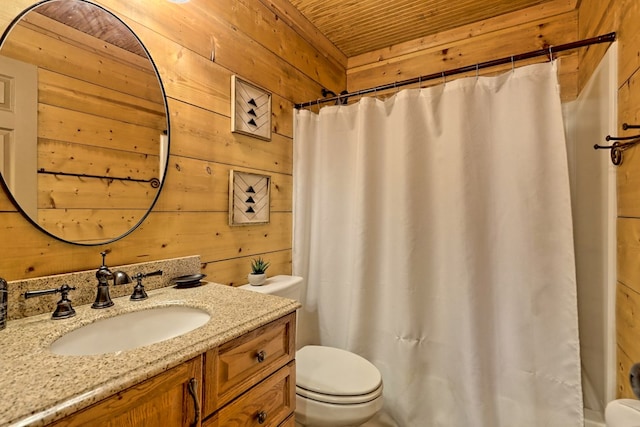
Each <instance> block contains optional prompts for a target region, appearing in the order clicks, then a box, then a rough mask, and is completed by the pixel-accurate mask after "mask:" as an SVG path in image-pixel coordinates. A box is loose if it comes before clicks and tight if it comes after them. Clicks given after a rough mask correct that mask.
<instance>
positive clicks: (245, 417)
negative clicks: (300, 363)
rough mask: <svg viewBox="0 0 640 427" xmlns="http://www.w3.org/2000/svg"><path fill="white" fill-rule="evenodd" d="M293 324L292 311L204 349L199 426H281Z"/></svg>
mask: <svg viewBox="0 0 640 427" xmlns="http://www.w3.org/2000/svg"><path fill="white" fill-rule="evenodd" d="M295 326H296V318H295V313H292V314H289V315H287V316H284V317H282V318H280V319H278V320H275V321H273V322H271V323H269V324H267V325H265V326H262V327H260V328H258V329H255V330H253V331H251V332H249V333H247V334H245V335H243V336H241V337H239V338H236V339H234V340H232V341H230V342H228V343H226V344H223V345H221V346H220V347H218V348H215V349H211V350H209V351H208V352H206V353H205V359H204V373H203V375H204V391H203V395H204V396H203V398H204V402H203V418H205V422H204V423H203V426H205V427H222V426H262V427H264V426H279V425H283V424H282V423H283V422H285V420H287V419H288V417H289V416H291V415H292V414H293V410H294V407H295V361H294V356H295ZM284 425H286V424H284Z"/></svg>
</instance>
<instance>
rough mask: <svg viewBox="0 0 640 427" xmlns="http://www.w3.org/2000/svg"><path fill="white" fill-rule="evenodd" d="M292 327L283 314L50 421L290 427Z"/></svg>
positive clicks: (101, 426) (102, 425)
mask: <svg viewBox="0 0 640 427" xmlns="http://www.w3.org/2000/svg"><path fill="white" fill-rule="evenodd" d="M295 325H296V317H295V313H291V314H289V315H286V316H284V317H282V318H280V319H277V320H275V321H273V322H271V323H269V324H267V325H265V326H262V327H259V328H257V329H255V330H253V331H251V332H248V333H246V334H244V335H242V336H240V337H238V338H236V339H233V340H231V341H229V342H228V343H226V344H222V345H221V346H219V347H215V348H212V349H210V350H209V351H207V352H206V353H204V354H203V355H200V356H198V357H195V358H194V359H191V360H189V361H188V362H185V363H183V364H181V365H178V366H176V367H175V368H172V369H169V370H168V371H166V372H164V373H162V374H159V375H156V376H155V377H153V378H150V379H148V380H146V381H143V382H142V383H140V384H137V385H135V386H133V387H130V388H128V389H126V390H124V391H122V392H120V393H117V394H116V395H114V396H111V397H108V398H106V399H104V400H102V401H100V402H98V403H96V404H94V405H91V406H89V407H88V408H86V409H83V410H81V411H78V412H76V413H74V414H71V415H69V416H67V417H65V418H63V419H61V420H59V421H56V422H54V423H53V424H51V425H52V426H55V427H62V426H91V427H130V426H136V427H158V426H162V427H183V426H189V427H199V426H202V427H230V426H260V427H270V426H274V427H276V426H279V427H293V426H294V421H293V411H294V406H295V382H296V381H295V360H294V356H295ZM193 394H195V396H196V397H197V400H195V399H194V395H193ZM196 402H197V403H196ZM196 408H197V409H196ZM202 420H204V421H202Z"/></svg>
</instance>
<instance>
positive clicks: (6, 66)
mask: <svg viewBox="0 0 640 427" xmlns="http://www.w3.org/2000/svg"><path fill="white" fill-rule="evenodd" d="M167 131H168V117H167V110H166V103H165V97H164V91H163V89H162V85H161V83H160V80H159V76H158V74H157V71H156V68H155V66H154V64H153V62H152V61H151V60H150V58H149V56H148V54H147V52H146V49H145V48H144V46H142V44H141V43H140V41H139V40H138V38H137V37H136V36H135V34H133V32H132V31H131V30H130V29H129V28H128V27H127V26H126V25H124V24H123V23H122V22H121V21H120V20H119V19H118V18H117V17H115V16H114V15H112V14H111V13H110V12H108V11H106V10H105V9H103V8H101V7H99V6H97V5H94V4H92V3H89V2H88V1H85V0H51V1H46V2H44V3H41V4H39V5H37V6H35V7H34V8H32V9H30V10H28V11H26V12H25V13H24V14H23V15H22V16H21V17H20V18H19V19H17V20H16V21H15V22H14V24H13V25H12V26H11V28H9V29H8V30H7V32H5V34H4V35H3V37H2V40H1V41H0V173H1V175H2V178H3V182H4V185H5V187H6V188H7V189H8V190H9V191H10V194H11V196H12V197H13V199H14V202H15V203H16V204H17V205H18V206H19V209H20V210H21V211H22V212H23V213H24V214H25V215H26V216H28V218H29V219H30V221H32V222H33V223H34V224H35V225H37V226H39V227H40V228H41V229H42V230H43V231H45V232H47V233H49V234H51V235H52V236H54V237H56V238H58V239H61V240H64V241H67V242H72V243H77V244H85V245H94V244H102V243H106V242H109V241H113V240H115V239H117V238H120V237H123V236H124V235H126V234H128V233H129V232H130V231H131V230H133V229H134V228H135V227H137V225H139V224H140V222H142V220H143V219H144V218H145V217H146V215H147V213H148V211H149V210H150V209H151V207H152V206H153V204H154V203H155V200H156V199H157V196H158V193H159V191H160V189H161V187H162V179H163V176H164V172H165V167H166V162H167V157H168V144H169V142H168V137H167Z"/></svg>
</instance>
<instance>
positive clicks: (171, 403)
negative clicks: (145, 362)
mask: <svg viewBox="0 0 640 427" xmlns="http://www.w3.org/2000/svg"><path fill="white" fill-rule="evenodd" d="M201 378H202V356H198V357H196V358H194V359H191V360H189V361H188V362H185V363H182V364H180V365H178V366H176V367H175V368H172V369H169V370H168V371H166V372H163V373H162V374H159V375H156V376H155V377H153V378H150V379H148V380H146V381H143V382H141V383H140V384H137V385H135V386H133V387H130V388H128V389H126V390H124V391H122V392H120V393H117V394H115V395H113V396H111V397H108V398H106V399H104V400H102V401H100V402H98V403H96V404H94V405H92V406H89V407H88V408H86V409H83V410H81V411H78V412H76V413H74V414H72V415H69V416H67V417H65V418H63V419H61V420H59V421H56V422H54V423H53V424H51V425H52V426H55V427H62V426H91V427H130V426H131V427H133V426H136V427H158V426H163V427H182V426H192V425H195V426H198V425H200V422H199V416H200V414H199V413H196V407H197V406H199V402H202V392H201V390H202V388H201V384H202V382H201ZM194 381H195V382H194ZM190 389H191V390H193V392H195V394H196V396H197V399H198V400H197V402H198V404H196V401H195V400H194V396H192V394H191V392H190ZM194 423H195V424H194Z"/></svg>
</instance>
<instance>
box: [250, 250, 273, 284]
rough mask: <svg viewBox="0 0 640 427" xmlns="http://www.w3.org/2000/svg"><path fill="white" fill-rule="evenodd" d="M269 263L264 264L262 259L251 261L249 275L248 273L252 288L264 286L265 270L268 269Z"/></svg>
mask: <svg viewBox="0 0 640 427" xmlns="http://www.w3.org/2000/svg"><path fill="white" fill-rule="evenodd" d="M269 264H270V263H269V262H266V261H265V260H263V259H262V257H258V258H254V259H252V260H251V273H249V283H251V284H252V285H253V286H260V285H264V282H265V281H266V280H267V273H266V271H267V268H269Z"/></svg>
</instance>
